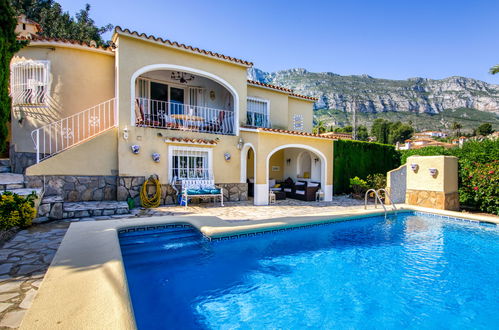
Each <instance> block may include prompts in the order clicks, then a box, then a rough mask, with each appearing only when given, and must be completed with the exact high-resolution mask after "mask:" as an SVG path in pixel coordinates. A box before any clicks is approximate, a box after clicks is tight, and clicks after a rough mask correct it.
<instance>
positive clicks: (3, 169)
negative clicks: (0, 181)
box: [0, 166, 11, 173]
mask: <svg viewBox="0 0 499 330" xmlns="http://www.w3.org/2000/svg"><path fill="white" fill-rule="evenodd" d="M10 172H11V168H10V166H0V173H10Z"/></svg>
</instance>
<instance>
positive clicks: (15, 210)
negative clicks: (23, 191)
mask: <svg viewBox="0 0 499 330" xmlns="http://www.w3.org/2000/svg"><path fill="white" fill-rule="evenodd" d="M35 199H36V194H35V193H31V194H29V195H28V196H26V197H23V196H19V195H17V194H13V193H12V192H10V191H6V192H4V193H3V194H2V195H1V197H0V229H9V228H12V227H16V226H17V227H23V228H24V227H28V226H30V225H31V222H32V221H33V219H34V218H35V216H36V210H35Z"/></svg>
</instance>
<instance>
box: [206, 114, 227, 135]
mask: <svg viewBox="0 0 499 330" xmlns="http://www.w3.org/2000/svg"><path fill="white" fill-rule="evenodd" d="M224 119H225V112H224V111H220V112H219V113H218V116H217V117H216V119H214V120H212V121H209V122H207V123H205V124H204V125H203V126H201V130H203V131H208V132H215V133H216V132H221V131H222V127H223V124H224Z"/></svg>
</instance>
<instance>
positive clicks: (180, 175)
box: [170, 148, 213, 180]
mask: <svg viewBox="0 0 499 330" xmlns="http://www.w3.org/2000/svg"><path fill="white" fill-rule="evenodd" d="M170 157H171V159H170V161H171V177H172V178H176V179H177V180H193V179H199V180H211V179H213V175H212V170H211V164H210V157H209V152H208V151H202V150H198V149H195V148H176V149H172V150H171V153H170Z"/></svg>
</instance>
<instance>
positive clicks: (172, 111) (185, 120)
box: [135, 98, 235, 135]
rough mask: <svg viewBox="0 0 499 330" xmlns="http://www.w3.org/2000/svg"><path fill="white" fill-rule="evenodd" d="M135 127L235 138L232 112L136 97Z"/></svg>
mask: <svg viewBox="0 0 499 330" xmlns="http://www.w3.org/2000/svg"><path fill="white" fill-rule="evenodd" d="M135 118H136V122H135V124H136V125H137V126H146V127H155V128H166V129H178V130H184V131H193V132H203V133H212V134H225V135H234V133H235V129H234V128H235V122H234V121H235V117H234V111H228V110H221V109H213V108H208V107H202V106H197V105H189V104H181V103H175V102H165V101H158V100H151V99H147V98H137V99H136V100H135Z"/></svg>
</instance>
